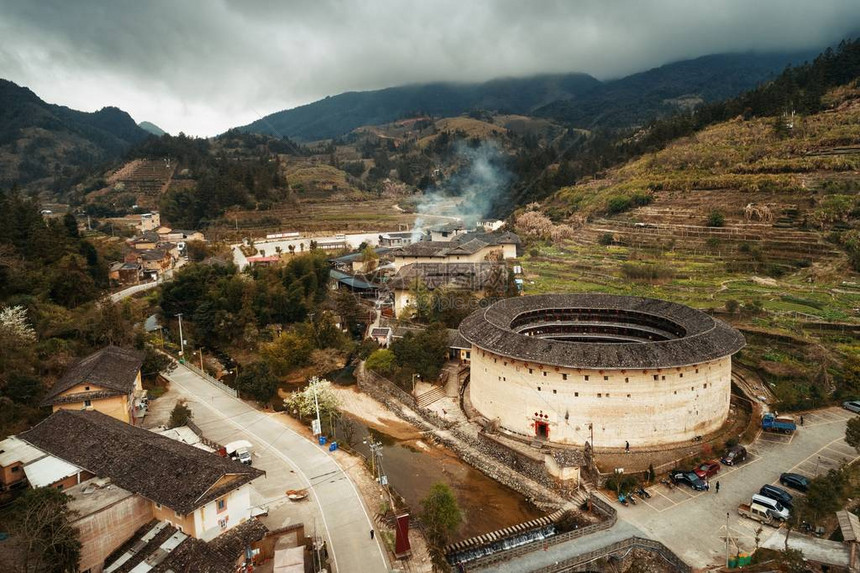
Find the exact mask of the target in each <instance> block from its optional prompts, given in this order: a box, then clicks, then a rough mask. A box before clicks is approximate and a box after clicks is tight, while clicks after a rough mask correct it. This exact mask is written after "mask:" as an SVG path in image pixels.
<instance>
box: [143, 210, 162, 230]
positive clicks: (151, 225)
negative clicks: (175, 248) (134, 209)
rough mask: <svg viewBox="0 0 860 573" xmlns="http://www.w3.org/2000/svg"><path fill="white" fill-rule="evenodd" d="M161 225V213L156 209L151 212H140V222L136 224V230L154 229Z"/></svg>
mask: <svg viewBox="0 0 860 573" xmlns="http://www.w3.org/2000/svg"><path fill="white" fill-rule="evenodd" d="M160 226H161V215H159V214H158V211H153V212H151V213H141V214H140V222H139V223H138V224H137V230H138V231H139V232H141V233H145V232H147V231H154V230H156V229H157V228H159V227H160Z"/></svg>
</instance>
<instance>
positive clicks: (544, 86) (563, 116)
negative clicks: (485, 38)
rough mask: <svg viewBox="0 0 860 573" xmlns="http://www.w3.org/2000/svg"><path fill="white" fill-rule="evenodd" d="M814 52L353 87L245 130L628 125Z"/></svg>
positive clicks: (312, 133) (753, 81) (314, 136)
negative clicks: (400, 122) (419, 121)
mask: <svg viewBox="0 0 860 573" xmlns="http://www.w3.org/2000/svg"><path fill="white" fill-rule="evenodd" d="M812 56H814V53H811V52H810V53H776V54H756V53H748V54H721V55H712V56H704V57H701V58H696V59H694V60H685V61H681V62H676V63H673V64H667V65H665V66H662V67H659V68H655V69H653V70H649V71H646V72H642V73H638V74H633V75H631V76H627V77H625V78H622V79H619V80H614V81H608V82H600V81H598V80H596V79H595V78H593V77H591V76H589V75H587V74H576V73H571V74H562V75H540V76H533V77H527V78H507V79H497V80H491V81H488V82H484V83H480V84H455V83H434V84H423V85H412V86H402V87H392V88H387V89H383V90H376V91H367V92H347V93H343V94H340V95H336V96H329V97H327V98H325V99H322V100H319V101H316V102H313V103H310V104H308V105H304V106H301V107H297V108H294V109H290V110H285V111H280V112H277V113H273V114H271V115H268V116H266V117H264V118H262V119H260V120H257V121H255V122H254V123H251V124H250V125H246V126H244V127H241V128H239V129H241V130H242V131H248V132H255V133H263V134H268V135H275V136H278V137H282V136H287V137H291V138H294V139H298V140H301V141H314V140H319V139H328V138H333V137H338V136H340V135H343V134H345V133H348V132H349V131H352V130H353V129H355V128H356V127H360V126H363V125H380V124H384V123H389V122H391V121H394V120H396V119H400V118H403V117H406V116H409V115H413V116H414V115H415V114H418V113H424V114H429V115H433V116H442V117H450V116H457V115H460V114H463V113H466V112H468V111H472V110H476V109H482V110H490V111H497V112H501V113H514V114H525V115H538V116H541V117H546V118H550V119H555V120H559V121H561V122H563V123H570V124H572V125H574V126H576V127H584V128H592V127H595V126H605V127H628V126H630V125H636V124H639V123H641V122H643V121H647V120H649V119H652V118H654V117H658V116H660V115H668V114H671V113H673V112H674V111H678V110H679V109H683V108H685V107H690V106H693V105H695V104H697V103H701V102H702V101H714V100H718V99H724V98H727V97H731V96H734V95H737V94H738V93H740V92H742V91H744V90H747V89H750V88H752V87H754V86H756V85H757V84H759V83H761V82H763V81H766V80H768V79H770V78H772V77H774V76H775V75H777V74H778V73H779V72H781V71H782V70H783V69H784V68H785V66H786V65H788V64H789V63H800V62H803V61H804V60H805V59H808V58H810V57H812Z"/></svg>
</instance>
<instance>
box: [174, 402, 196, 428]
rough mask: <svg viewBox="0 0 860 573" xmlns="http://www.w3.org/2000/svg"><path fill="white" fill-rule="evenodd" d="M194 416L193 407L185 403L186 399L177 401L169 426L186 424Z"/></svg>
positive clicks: (176, 426)
mask: <svg viewBox="0 0 860 573" xmlns="http://www.w3.org/2000/svg"><path fill="white" fill-rule="evenodd" d="M192 417H193V414H192V413H191V408H189V407H188V404H186V403H185V401H184V400H180V401H179V402H177V403H176V406H174V407H173V410H171V412H170V421H169V422H168V427H169V428H178V427H180V426H185V425H186V424H188V422H189V421H190V420H191V418H192Z"/></svg>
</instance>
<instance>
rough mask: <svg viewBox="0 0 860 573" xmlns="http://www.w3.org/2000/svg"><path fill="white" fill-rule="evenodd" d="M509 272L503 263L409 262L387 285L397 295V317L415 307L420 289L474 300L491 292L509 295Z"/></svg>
mask: <svg viewBox="0 0 860 573" xmlns="http://www.w3.org/2000/svg"><path fill="white" fill-rule="evenodd" d="M507 279H508V271H507V268H506V267H505V265H504V264H503V263H496V262H490V263H488V262H481V263H478V262H462V263H450V262H439V263H426V262H425V263H410V264H407V265H405V266H403V267H401V268H400V270H398V271H397V274H396V275H395V276H394V277H393V278H392V279H391V280H390V281H388V283H387V284H386V286H387V287H388V288H389V289H390V290H391V292H393V293H394V315H395V316H397V317H400V316H401V314H402V313H403V311H404V310H406V309H407V308H409V307H410V306H415V304H416V300H415V293H416V291H417V290H418V289H424V290H426V291H429V292H432V291H434V290H437V289H447V290H453V291H467V292H471V293H473V295H474V296H475V298H483V297H484V296H486V295H487V294H488V293H489V292H499V293H503V292H506V291H507V289H508V285H507Z"/></svg>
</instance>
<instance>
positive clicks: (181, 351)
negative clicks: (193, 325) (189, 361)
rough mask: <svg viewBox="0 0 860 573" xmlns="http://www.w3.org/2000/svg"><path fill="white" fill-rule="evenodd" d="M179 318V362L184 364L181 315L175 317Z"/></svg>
mask: <svg viewBox="0 0 860 573" xmlns="http://www.w3.org/2000/svg"><path fill="white" fill-rule="evenodd" d="M176 316H177V317H179V361H180V362H182V363H183V364H185V339H184V338H183V337H182V313H181V312H180V313H179V314H177V315H176Z"/></svg>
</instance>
